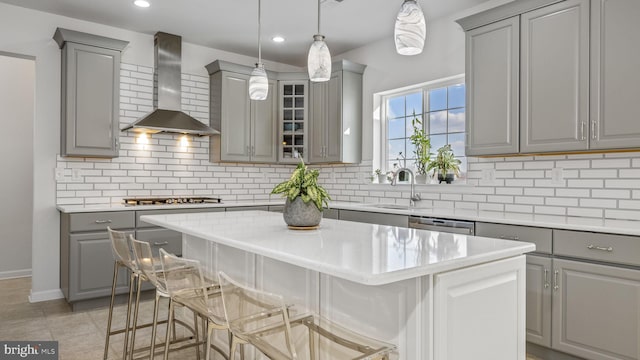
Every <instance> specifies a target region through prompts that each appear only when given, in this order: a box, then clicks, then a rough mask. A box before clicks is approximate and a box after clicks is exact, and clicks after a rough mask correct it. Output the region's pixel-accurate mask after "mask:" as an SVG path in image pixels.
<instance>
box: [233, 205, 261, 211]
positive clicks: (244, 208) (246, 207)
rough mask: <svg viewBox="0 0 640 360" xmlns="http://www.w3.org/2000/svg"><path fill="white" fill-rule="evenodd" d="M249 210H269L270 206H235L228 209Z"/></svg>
mask: <svg viewBox="0 0 640 360" xmlns="http://www.w3.org/2000/svg"><path fill="white" fill-rule="evenodd" d="M249 210H262V211H269V207H268V206H234V207H228V208H227V211H249Z"/></svg>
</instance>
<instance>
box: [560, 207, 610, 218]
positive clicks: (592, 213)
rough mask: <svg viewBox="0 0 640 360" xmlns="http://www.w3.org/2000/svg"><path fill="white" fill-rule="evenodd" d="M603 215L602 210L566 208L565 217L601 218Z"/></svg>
mask: <svg viewBox="0 0 640 360" xmlns="http://www.w3.org/2000/svg"><path fill="white" fill-rule="evenodd" d="M603 214H604V210H602V209H589V208H567V215H569V216H581V217H593V218H601V217H602V215H603Z"/></svg>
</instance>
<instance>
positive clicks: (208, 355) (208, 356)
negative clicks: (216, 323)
mask: <svg viewBox="0 0 640 360" xmlns="http://www.w3.org/2000/svg"><path fill="white" fill-rule="evenodd" d="M212 334H213V326H211V325H210V323H209V320H207V341H206V342H205V343H206V344H207V349H206V350H205V357H204V358H205V360H210V359H211V335H212ZM229 359H231V358H229Z"/></svg>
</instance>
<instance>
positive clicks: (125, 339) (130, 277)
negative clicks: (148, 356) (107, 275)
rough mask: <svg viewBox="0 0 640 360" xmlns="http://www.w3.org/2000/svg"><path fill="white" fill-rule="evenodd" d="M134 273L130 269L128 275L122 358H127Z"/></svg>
mask: <svg viewBox="0 0 640 360" xmlns="http://www.w3.org/2000/svg"><path fill="white" fill-rule="evenodd" d="M136 278H137V276H136V274H135V273H134V272H133V271H132V272H131V274H130V275H129V299H128V300H127V323H126V324H125V326H124V350H123V352H122V359H126V358H127V350H128V349H129V329H130V326H131V300H132V298H133V286H134V284H135V281H136Z"/></svg>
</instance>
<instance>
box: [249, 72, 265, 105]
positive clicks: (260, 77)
mask: <svg viewBox="0 0 640 360" xmlns="http://www.w3.org/2000/svg"><path fill="white" fill-rule="evenodd" d="M267 95H269V79H268V78H267V72H266V71H265V70H264V64H262V63H257V64H256V67H255V68H254V69H253V71H252V72H251V77H249V98H250V99H251V100H266V99H267Z"/></svg>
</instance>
